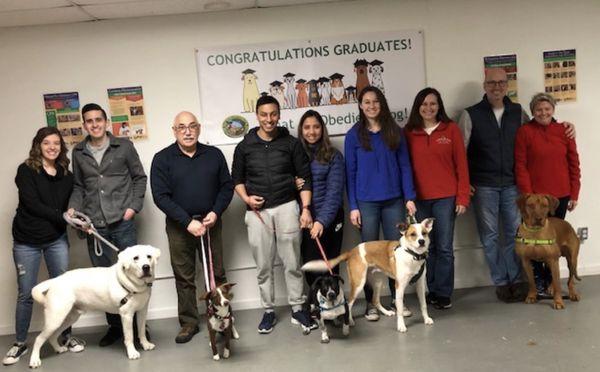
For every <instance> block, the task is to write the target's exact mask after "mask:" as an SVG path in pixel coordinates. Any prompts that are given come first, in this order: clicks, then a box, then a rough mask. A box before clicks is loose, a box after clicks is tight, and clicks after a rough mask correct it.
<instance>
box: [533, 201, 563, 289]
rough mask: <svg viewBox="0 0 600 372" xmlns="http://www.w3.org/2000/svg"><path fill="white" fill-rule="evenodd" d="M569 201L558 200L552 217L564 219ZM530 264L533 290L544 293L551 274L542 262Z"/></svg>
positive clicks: (548, 284) (550, 281)
mask: <svg viewBox="0 0 600 372" xmlns="http://www.w3.org/2000/svg"><path fill="white" fill-rule="evenodd" d="M569 200H571V198H570V197H569V196H565V197H564V198H559V199H558V201H559V203H558V208H556V211H555V212H554V217H557V218H560V219H561V220H564V219H565V216H566V215H567V207H568V205H569ZM531 263H532V265H533V277H534V279H535V288H536V289H537V291H538V292H545V291H546V290H547V289H548V287H550V284H552V272H551V271H550V268H549V267H548V265H546V264H545V263H543V262H539V261H531Z"/></svg>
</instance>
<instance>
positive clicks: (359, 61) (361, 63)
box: [354, 59, 369, 67]
mask: <svg viewBox="0 0 600 372" xmlns="http://www.w3.org/2000/svg"><path fill="white" fill-rule="evenodd" d="M368 65H369V62H367V60H366V59H357V60H356V61H354V67H358V66H368Z"/></svg>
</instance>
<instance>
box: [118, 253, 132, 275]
mask: <svg viewBox="0 0 600 372" xmlns="http://www.w3.org/2000/svg"><path fill="white" fill-rule="evenodd" d="M131 261H132V260H131V254H130V252H129V251H128V250H127V249H125V250H123V251H121V252H119V254H118V255H117V262H118V263H119V264H120V265H121V267H122V268H123V270H129V268H130V267H131V263H132V262H131Z"/></svg>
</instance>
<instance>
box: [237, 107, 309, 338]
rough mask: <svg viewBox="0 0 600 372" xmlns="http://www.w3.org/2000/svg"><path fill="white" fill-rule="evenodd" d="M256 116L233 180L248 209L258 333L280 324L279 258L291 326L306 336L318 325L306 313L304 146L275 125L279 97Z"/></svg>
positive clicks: (306, 177) (306, 168)
mask: <svg viewBox="0 0 600 372" xmlns="http://www.w3.org/2000/svg"><path fill="white" fill-rule="evenodd" d="M256 117H257V119H258V124H259V127H258V128H253V129H252V130H250V132H249V133H248V134H247V135H246V136H245V137H244V139H243V140H242V142H240V143H239V144H238V145H237V147H236V148H235V153H234V156H233V170H232V175H233V182H234V184H235V191H236V193H237V194H238V195H239V197H240V198H241V199H242V200H243V201H244V202H245V203H246V204H247V211H246V216H245V222H246V226H247V227H248V241H249V243H250V247H251V248H252V254H253V256H254V260H255V261H256V268H257V279H258V287H259V290H260V298H261V302H262V305H263V307H264V308H265V313H264V315H263V318H262V320H261V322H260V324H259V326H258V332H259V333H270V332H271V331H272V330H273V326H274V325H275V323H276V322H277V319H276V317H275V312H274V306H275V303H274V302H275V293H274V288H275V284H274V275H273V264H274V260H275V255H276V254H278V255H279V257H280V258H281V261H282V262H283V268H284V275H285V283H286V286H287V291H288V302H289V304H290V305H291V306H292V323H293V324H300V325H301V326H302V327H303V329H304V330H305V331H308V330H309V329H310V328H314V323H313V322H312V321H311V320H310V317H309V316H308V313H307V312H306V311H304V310H303V305H304V301H305V300H304V298H303V296H302V291H303V285H304V281H303V280H304V279H303V276H302V272H301V271H300V238H301V229H302V228H307V227H309V226H310V225H311V224H312V217H311V214H310V208H309V206H310V200H311V196H312V192H311V175H310V163H309V159H308V156H307V155H306V153H305V152H304V149H303V148H302V145H301V144H300V142H298V140H297V139H296V138H294V137H292V136H291V135H290V134H289V132H288V130H287V129H286V128H284V127H279V126H277V124H278V123H279V102H277V100H276V99H275V98H273V97H271V96H263V97H261V98H259V100H258V101H257V102H256ZM295 177H300V178H303V179H304V180H305V183H304V186H303V187H302V190H300V199H301V202H302V206H301V208H299V206H298V202H297V201H296V195H297V191H296V186H295V182H294V179H295ZM300 211H301V212H300Z"/></svg>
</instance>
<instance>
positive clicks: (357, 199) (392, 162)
mask: <svg viewBox="0 0 600 372" xmlns="http://www.w3.org/2000/svg"><path fill="white" fill-rule="evenodd" d="M358 102H359V106H358V107H359V110H360V120H359V121H358V123H356V124H355V125H354V126H353V127H352V128H351V129H350V130H349V131H348V133H347V134H346V140H345V142H344V149H345V156H346V178H347V192H348V203H349V204H350V222H351V223H352V224H353V225H354V226H356V227H357V228H358V229H360V235H361V239H362V241H363V242H367V241H372V240H379V229H380V228H382V229H383V238H384V239H385V240H398V239H399V238H400V232H399V231H398V228H397V227H396V225H397V224H398V223H400V222H403V221H404V220H405V209H406V210H408V213H409V214H411V215H413V214H414V213H415V212H416V207H415V203H414V202H413V200H414V199H415V197H416V194H415V189H414V186H413V179H412V169H411V166H410V160H409V156H408V149H407V146H406V141H405V139H404V137H403V136H402V130H401V129H400V127H399V126H398V124H397V123H396V121H395V120H394V118H393V117H392V114H391V112H390V109H389V107H388V104H387V100H386V99H385V96H384V95H383V93H382V92H381V90H379V89H378V88H375V87H373V86H369V87H366V88H364V89H363V90H362V91H361V92H360V94H359V96H358ZM390 291H391V292H392V298H394V292H395V291H394V284H393V280H390ZM372 296H373V292H372V289H371V288H370V286H365V297H366V299H367V314H366V315H365V318H366V319H367V320H372V321H375V320H378V319H379V314H378V312H377V309H375V308H374V307H373V306H372V305H371V298H372ZM405 313H406V314H407V315H408V313H407V312H405Z"/></svg>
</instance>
